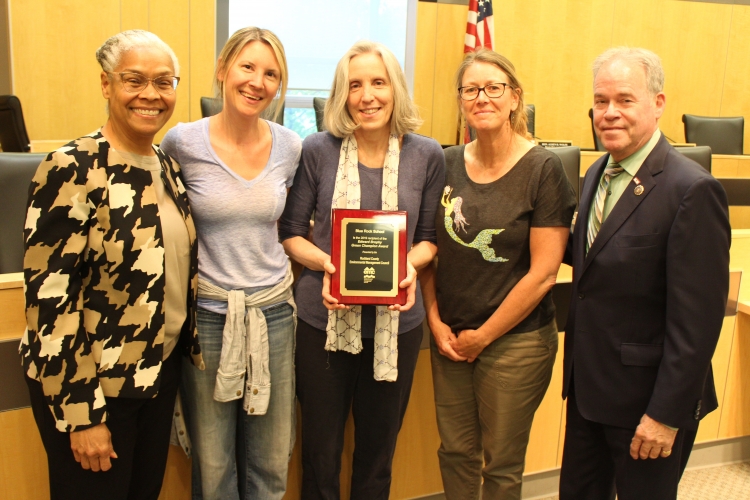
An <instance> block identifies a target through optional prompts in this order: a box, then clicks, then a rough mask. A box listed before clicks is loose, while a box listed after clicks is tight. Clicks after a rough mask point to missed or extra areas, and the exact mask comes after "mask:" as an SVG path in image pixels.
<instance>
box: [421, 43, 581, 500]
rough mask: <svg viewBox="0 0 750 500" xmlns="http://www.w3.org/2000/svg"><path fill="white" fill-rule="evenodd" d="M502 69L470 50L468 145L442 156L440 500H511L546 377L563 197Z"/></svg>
mask: <svg viewBox="0 0 750 500" xmlns="http://www.w3.org/2000/svg"><path fill="white" fill-rule="evenodd" d="M523 97H524V94H523V88H522V86H521V83H520V81H519V80H518V77H517V75H516V71H515V68H514V67H513V64H511V62H510V61H509V60H508V59H506V58H505V57H503V56H501V55H500V54H498V53H496V52H493V51H491V50H487V49H479V50H478V51H476V52H473V53H471V54H468V55H467V56H466V58H465V59H464V61H463V63H462V64H461V66H460V67H459V69H458V72H457V76H456V99H457V101H458V105H459V108H460V110H461V113H462V114H463V115H464V116H465V117H466V122H467V123H468V124H469V125H470V126H471V127H472V128H474V130H476V133H477V139H476V140H475V141H472V142H471V143H469V144H467V145H465V146H456V147H452V148H448V149H446V150H445V159H446V176H445V188H444V190H443V197H442V200H441V202H442V203H441V205H442V208H443V209H442V210H441V211H440V213H439V214H438V215H437V217H436V219H435V224H436V225H437V226H438V230H437V240H438V251H439V254H440V258H439V262H438V266H437V273H436V275H435V276H433V274H432V271H431V269H429V270H427V271H426V272H425V276H424V278H423V282H422V283H423V291H424V297H425V307H426V309H427V318H428V322H429V325H430V329H431V330H432V336H433V338H432V343H431V351H432V353H431V354H432V374H433V380H434V390H435V406H436V410H437V419H438V430H439V432H440V439H441V441H442V443H441V445H440V449H439V451H438V456H439V458H440V470H441V473H442V476H443V486H444V487H445V496H446V498H451V499H453V498H465V499H479V498H480V497H481V498H493V499H494V498H502V499H508V500H510V499H520V498H521V477H522V474H523V467H524V457H525V455H526V445H527V444H528V440H529V431H530V430H531V423H532V421H533V418H534V412H535V411H536V409H537V407H538V406H539V403H541V401H542V398H543V397H544V393H545V391H546V390H547V386H548V385H549V382H550V377H551V375H552V366H553V364H554V362H555V354H556V352H557V325H556V324H555V306H554V304H553V303H552V296H551V288H552V286H553V285H554V283H555V278H556V276H557V270H558V268H559V267H560V262H561V261H562V257H563V251H564V250H565V244H566V242H567V240H568V234H569V228H570V221H571V219H572V217H573V209H574V207H575V198H574V195H573V190H572V188H571V187H570V184H569V183H568V180H567V178H566V176H565V172H564V171H563V168H562V164H561V163H560V160H559V158H558V157H557V156H556V155H555V154H553V153H551V152H549V151H547V150H545V149H544V148H541V147H538V146H534V144H533V143H531V142H530V141H529V140H528V138H527V136H528V134H527V131H526V112H525V106H524V101H523Z"/></svg>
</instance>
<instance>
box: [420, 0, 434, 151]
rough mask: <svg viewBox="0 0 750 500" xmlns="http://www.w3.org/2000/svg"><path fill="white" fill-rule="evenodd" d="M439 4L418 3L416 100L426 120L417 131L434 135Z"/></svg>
mask: <svg viewBox="0 0 750 500" xmlns="http://www.w3.org/2000/svg"><path fill="white" fill-rule="evenodd" d="M437 10H438V4H436V3H428V2H419V4H418V5H417V37H416V43H417V46H416V55H415V58H414V64H415V66H416V67H415V68H414V102H415V103H416V104H417V106H418V107H419V113H420V114H421V116H422V119H423V120H424V123H422V127H420V129H419V130H418V131H417V132H418V133H420V134H422V135H426V136H428V137H430V136H432V101H433V95H434V87H435V64H436V52H435V46H436V38H437Z"/></svg>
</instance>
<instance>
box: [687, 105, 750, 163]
mask: <svg viewBox="0 0 750 500" xmlns="http://www.w3.org/2000/svg"><path fill="white" fill-rule="evenodd" d="M682 122H683V123H684V124H685V142H693V143H695V144H696V145H698V146H711V151H712V152H713V154H717V155H741V154H742V153H743V136H744V134H745V118H744V117H742V116H734V117H726V118H725V117H721V118H719V117H710V116H697V115H682Z"/></svg>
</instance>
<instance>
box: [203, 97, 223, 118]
mask: <svg viewBox="0 0 750 500" xmlns="http://www.w3.org/2000/svg"><path fill="white" fill-rule="evenodd" d="M223 108H224V101H223V100H222V99H220V98H218V97H201V116H203V118H207V117H209V116H214V115H216V114H218V113H219V112H220V111H221V110H222V109H223Z"/></svg>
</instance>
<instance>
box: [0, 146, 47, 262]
mask: <svg viewBox="0 0 750 500" xmlns="http://www.w3.org/2000/svg"><path fill="white" fill-rule="evenodd" d="M46 157H47V154H46V153H5V152H3V153H0V203H2V207H3V209H2V213H3V216H2V217H0V273H19V272H21V271H23V227H24V225H25V223H26V203H27V198H28V195H29V185H30V184H31V179H33V178H34V174H35V173H36V169H37V167H38V166H39V164H40V163H41V162H42V160H44V158H46Z"/></svg>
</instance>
